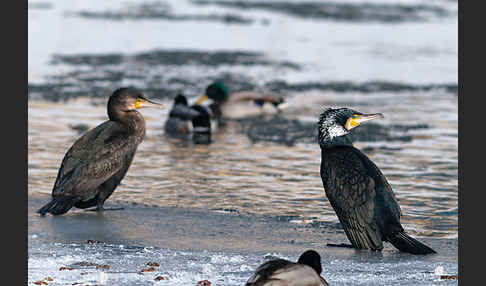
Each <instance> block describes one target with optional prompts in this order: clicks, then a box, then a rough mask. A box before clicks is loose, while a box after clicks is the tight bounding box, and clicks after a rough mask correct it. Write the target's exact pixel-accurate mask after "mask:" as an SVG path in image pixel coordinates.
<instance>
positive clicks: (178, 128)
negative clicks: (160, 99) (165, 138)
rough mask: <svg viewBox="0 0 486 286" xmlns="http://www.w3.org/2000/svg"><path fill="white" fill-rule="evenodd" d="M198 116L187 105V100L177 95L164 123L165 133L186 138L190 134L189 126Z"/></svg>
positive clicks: (197, 113)
mask: <svg viewBox="0 0 486 286" xmlns="http://www.w3.org/2000/svg"><path fill="white" fill-rule="evenodd" d="M198 115H199V112H197V111H196V110H195V109H193V108H190V107H189V106H188V104H187V98H186V97H185V96H184V95H182V94H178V95H177V96H176V97H175V98H174V105H173V106H172V109H171V110H170V112H169V117H168V118H167V120H166V121H165V124H164V130H165V133H166V134H168V135H171V136H186V135H188V134H189V132H190V128H189V124H190V122H191V120H192V119H193V118H195V117H196V116H198Z"/></svg>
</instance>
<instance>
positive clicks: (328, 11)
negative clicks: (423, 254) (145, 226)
mask: <svg viewBox="0 0 486 286" xmlns="http://www.w3.org/2000/svg"><path fill="white" fill-rule="evenodd" d="M265 3H266V4H258V3H256V2H249V1H224V2H215V3H208V2H206V1H150V2H125V1H103V2H100V1H70V2H64V1H29V10H28V17H29V23H28V25H29V26H28V27H29V33H28V37H29V47H28V57H29V59H28V78H29V87H28V88H29V95H28V96H29V103H28V109H29V114H28V116H29V118H28V148H29V152H28V193H29V196H30V197H32V198H34V197H39V196H40V197H42V198H46V195H48V194H50V192H51V189H52V186H53V183H54V181H55V178H56V175H57V170H58V168H59V165H60V163H61V161H62V158H63V156H64V154H65V152H66V150H67V149H68V148H69V147H70V146H71V144H72V143H73V142H74V141H75V140H76V138H78V137H79V136H80V134H81V133H82V132H84V131H85V130H86V129H87V128H92V127H95V126H96V125H98V124H100V123H101V122H103V121H104V120H106V118H107V116H106V100H107V97H108V96H109V94H110V93H111V92H112V91H113V90H114V89H115V88H116V87H119V86H123V85H133V86H135V87H137V88H139V89H140V90H142V91H143V92H144V93H145V94H146V95H147V96H148V97H151V98H155V99H157V100H158V101H160V102H163V103H164V104H165V105H166V106H167V107H170V106H171V104H172V98H173V97H174V96H175V94H176V93H177V92H179V91H181V90H182V91H183V92H184V93H185V94H186V95H188V96H189V97H191V98H194V97H195V96H198V95H200V94H201V92H202V91H203V90H204V87H205V86H206V85H207V84H208V83H209V82H211V81H212V80H215V79H222V80H225V82H226V83H227V85H228V86H229V88H230V90H233V91H238V90H244V89H253V90H260V91H274V92H279V93H281V94H283V95H284V96H285V98H286V100H287V102H288V107H287V108H286V109H284V110H283V111H282V112H280V113H276V112H275V110H274V109H273V108H272V107H271V106H265V108H264V109H263V110H259V109H258V108H256V107H255V106H251V105H246V106H240V107H239V108H240V109H239V110H238V114H237V113H236V112H235V113H234V114H233V115H234V116H233V117H238V118H236V119H232V120H229V121H228V124H227V125H226V126H225V127H224V128H218V129H217V130H216V131H215V132H214V134H213V141H214V142H213V143H212V144H211V145H209V146H196V145H194V144H192V142H191V141H190V140H189V141H181V140H179V139H171V138H168V137H166V136H165V135H164V133H163V124H164V121H165V118H166V117H167V113H168V110H167V109H165V110H155V109H151V110H143V114H144V117H145V119H146V121H147V136H146V139H145V141H144V142H143V143H142V144H141V145H140V146H139V148H138V151H137V154H136V156H135V159H134V162H133V164H132V166H131V167H130V170H129V171H128V173H127V175H126V177H125V179H124V180H123V181H122V184H121V185H120V186H119V187H118V188H117V190H116V192H115V193H114V194H113V195H112V197H110V199H109V202H110V203H112V204H114V205H117V204H120V205H124V204H128V205H131V204H135V205H134V206H135V207H141V206H150V207H158V208H165V207H176V208H180V209H187V210H188V211H189V212H190V210H192V209H193V210H201V209H202V210H208V211H220V212H222V213H223V214H225V215H234V214H237V215H242V216H247V217H249V218H255V219H256V218H261V217H269V218H273V219H277V220H278V221H282V222H286V223H288V226H287V227H292V226H295V227H297V228H298V230H299V231H302V228H304V229H305V228H311V229H313V231H314V234H313V235H314V236H313V237H312V238H309V240H307V241H306V243H302V244H301V245H299V246H300V247H302V249H300V248H299V249H297V248H295V245H294V246H292V244H290V243H289V244H285V246H283V247H282V248H280V249H278V250H277V249H276V248H275V246H274V245H273V244H272V243H268V244H265V245H266V247H268V248H269V250H268V252H271V251H279V255H280V254H281V255H284V256H285V257H288V258H292V259H295V258H296V257H297V256H298V255H299V253H300V252H302V251H303V250H304V249H305V248H307V247H308V246H313V247H318V245H320V244H319V242H321V241H322V240H323V239H326V238H329V237H333V235H334V234H338V235H341V236H338V237H334V238H333V239H336V241H343V240H345V237H344V236H343V232H342V230H341V229H340V226H339V222H338V220H337V217H336V215H335V214H334V211H333V210H332V208H331V206H330V204H329V202H328V200H327V199H326V197H325V194H324V190H323V188H322V182H321V178H320V176H319V167H320V149H319V146H318V144H317V143H316V138H315V134H316V132H315V131H316V130H315V123H316V121H317V117H318V115H319V112H320V111H321V110H322V108H323V107H325V106H338V107H342V106H347V107H351V108H354V109H357V110H360V111H362V112H366V113H371V112H381V113H383V114H384V115H385V118H383V119H380V120H377V121H375V122H373V123H370V124H368V126H365V125H363V126H361V127H358V128H356V130H355V135H354V137H353V140H354V144H355V146H357V147H358V148H360V149H361V150H363V152H365V153H366V154H367V155H368V156H369V157H370V158H371V159H372V160H373V161H374V162H375V163H376V164H377V166H378V167H379V168H380V169H381V170H382V171H383V173H384V174H385V176H386V177H387V179H388V181H389V182H390V184H391V185H392V187H393V189H394V191H395V194H396V196H397V198H398V200H399V203H400V206H401V208H402V212H403V217H402V224H403V226H404V228H405V229H406V230H407V231H408V232H409V233H410V234H412V235H413V236H416V237H419V238H421V239H436V240H434V241H438V242H437V245H434V246H437V247H439V248H440V249H441V250H442V251H443V249H447V248H448V247H451V246H450V244H451V243H452V244H453V246H452V248H451V249H450V250H449V251H448V252H447V255H444V254H442V255H440V256H438V257H436V258H434V259H435V260H434V263H435V264H434V263H432V264H430V265H428V261H427V259H426V260H423V261H422V260H421V259H415V258H414V259H412V260H407V259H409V258H406V257H405V258H404V259H405V260H404V261H401V258H400V259H399V258H395V257H394V256H393V255H394V254H390V255H391V257H389V256H386V259H385V260H380V259H378V258H376V260H374V259H375V258H369V257H365V256H363V257H361V256H360V255H357V256H356V257H354V256H352V257H349V256H344V257H341V256H339V251H330V250H329V249H322V250H323V252H325V253H324V254H322V253H321V255H323V257H326V258H325V259H326V260H327V261H334V263H331V264H330V265H328V266H329V267H330V268H327V269H329V271H327V272H326V270H325V272H326V273H325V277H326V278H327V277H329V279H328V281H330V282H333V283H332V284H334V285H339V284H340V283H341V285H344V284H353V285H356V284H358V283H357V279H363V280H362V282H363V285H376V283H377V282H376V281H375V282H376V283H374V282H372V281H373V279H375V278H376V277H380V278H379V279H380V280H379V281H380V283H379V284H383V285H387V284H390V283H394V284H397V283H398V284H399V285H408V284H407V283H409V282H410V281H412V282H413V283H412V282H410V285H411V284H414V283H415V284H417V283H418V281H423V282H424V283H423V284H428V285H429V284H434V283H440V284H443V283H454V282H445V281H441V282H439V281H438V280H437V279H438V278H437V275H436V276H434V275H432V274H430V273H429V272H430V271H431V272H433V269H435V267H437V266H440V265H441V263H446V264H445V266H446V270H450V273H452V274H455V273H456V272H457V233H458V223H457V214H458V176H457V166H458V164H457V159H458V155H457V146H458V140H457V134H458V112H457V104H458V94H457V2H455V1H439V0H436V1H422V0H414V1H401V0H395V1H381V0H370V1H361V0H352V1H351V0H350V1H345V2H343V4H338V3H339V2H316V1H307V2H299V1H269V2H267V1H266V2H265ZM242 7H245V8H244V9H243V8H242ZM46 31H49V32H46ZM237 115H238V116H237ZM269 126H270V127H269ZM34 203H35V204H38V205H35V206H32V208H31V211H33V210H35V209H36V208H38V207H40V206H41V204H42V202H41V201H39V200H36V201H35V202H34ZM155 209H157V208H155ZM75 213H76V212H75ZM33 221H36V217H35V215H33V214H30V217H29V222H33ZM330 225H331V226H334V227H333V228H331V229H332V231H330V230H329V226H330ZM213 230H214V231H218V230H219V228H218V226H214V229H213ZM64 231H65V230H63V228H56V229H54V230H51V233H54V234H55V233H56V232H59V233H60V235H61V237H62V233H64ZM125 231H127V230H125ZM154 231H155V232H157V230H156V229H155V230H154ZM319 232H322V236H319V235H318V234H316V233H319ZM41 233H42V231H41V230H39V229H37V228H35V227H34V226H33V225H32V224H29V282H33V281H35V280H36V279H42V278H43V277H40V276H42V275H44V274H45V273H47V272H49V271H51V272H49V273H54V272H55V273H57V272H56V271H58V268H59V267H60V266H59V264H49V263H47V264H43V263H42V261H44V259H47V258H46V257H50V256H52V255H58V256H60V257H64V258H66V259H67V260H66V261H65V262H63V263H68V262H69V261H71V260H73V261H74V260H83V259H87V258H89V257H91V256H93V255H95V254H96V253H104V252H108V253H111V255H112V256H111V257H112V258H113V260H111V262H110V263H112V264H115V265H118V266H119V269H118V270H117V271H132V270H128V269H133V268H134V267H135V265H138V266H140V265H141V263H144V262H143V260H144V259H146V258H148V257H147V256H144V252H143V249H144V248H145V247H148V248H150V249H156V252H157V253H158V255H160V258H161V259H162V258H163V257H169V256H170V257H172V256H175V257H178V258H177V259H180V260H177V262H167V264H165V265H164V266H163V271H162V270H161V272H163V273H165V274H163V275H168V274H167V273H186V272H184V271H188V272H187V273H191V274H190V275H189V276H190V277H191V278H189V279H191V280H190V281H191V282H190V284H191V283H193V282H194V281H197V279H203V278H204V279H208V277H209V278H211V279H212V280H211V281H214V282H215V281H219V282H218V284H219V283H220V284H221V285H238V284H242V283H243V282H244V281H246V279H247V278H248V277H249V274H250V273H251V270H249V268H251V269H254V267H255V266H256V265H257V264H259V263H261V262H262V261H263V260H262V259H263V258H262V257H264V255H265V253H267V252H265V250H263V249H259V250H258V251H257V250H255V249H256V246H255V247H254V248H255V249H254V250H252V248H250V247H247V248H244V247H242V248H241V250H237V249H232V250H230V249H227V248H225V245H226V246H227V244H228V243H224V242H221V243H220V244H221V248H220V249H218V248H217V247H211V246H210V245H208V247H207V248H206V249H204V248H203V249H197V250H194V251H192V252H189V254H187V255H185V254H181V253H182V252H181V251H182V249H184V248H185V247H188V245H190V244H191V243H193V244H197V238H193V239H194V240H188V242H187V243H186V244H184V245H172V247H165V246H164V245H165V244H162V243H158V242H157V241H156V240H153V239H150V240H147V241H136V238H134V237H131V239H127V240H126V241H123V242H120V243H122V244H123V245H125V246H126V247H133V249H134V250H133V251H134V252H135V253H136V255H135V256H136V257H138V258H137V259H135V260H134V261H132V262H133V264H130V266H129V265H125V264H124V262H123V261H125V260H124V257H125V255H126V253H125V252H124V251H112V249H118V248H117V247H115V246H113V245H111V244H110V243H108V245H95V246H89V247H88V246H85V245H84V244H83V243H84V241H77V242H75V245H71V244H70V240H69V239H68V240H63V241H62V242H59V237H58V236H55V235H54V236H53V237H50V238H49V239H45V240H36V239H31V238H32V236H34V235H37V236H39V235H40V236H42V234H41ZM94 233H96V231H94ZM120 235H121V236H123V235H124V232H123V231H122V232H121V233H120ZM253 235H256V236H258V234H256V233H253ZM281 235H283V234H281ZM174 239H175V240H177V238H174ZM274 239H275V240H278V239H279V238H278V237H277V238H274ZM71 240H72V239H71ZM53 243H57V244H53ZM216 244H217V243H216ZM138 247H141V248H138ZM75 249H77V250H76V251H78V252H79V254H77V255H78V256H76V255H74V257H75V258H72V257H71V258H69V252H71V251H74V250H75ZM222 249H226V250H222ZM329 251H330V252H329ZM326 253H327V254H326ZM392 253H393V252H392ZM137 255H138V256H137ZM218 255H221V256H222V257H224V259H223V260H222V261H225V263H222V262H221V263H220V264H218V263H219V262H214V261H212V260H211V258H210V257H214V256H217V257H219V256H218ZM397 255H398V254H397ZM95 256H96V255H95ZM234 257H238V259H235V258H234ZM368 258H369V259H371V260H370V262H368V261H367V259H368ZM69 259H71V260H69ZM117 259H118V261H116V260H117ZM231 259H233V260H234V261H233V262H234V263H233V262H231V263H228V261H230V260H231ZM355 259H357V260H359V261H360V263H361V264H359V265H358V266H356V264H355V263H356V261H355ZM62 261H64V260H62ZM180 261H185V262H188V261H195V262H194V263H195V265H197V266H195V265H194V267H192V266H191V267H189V268H188V269H183V268H182V267H183V266H181V265H180ZM231 261H232V260H231ZM323 261H324V259H323ZM411 261H413V263H412V262H411ZM137 263H138V264H137ZM367 263H370V264H367ZM186 264H187V263H186ZM201 265H209V266H207V267H209V268H211V267H212V270H211V271H212V272H211V271H210V273H212V274H211V275H210V274H207V275H206V274H204V273H205V272H204V271H206V270H204V268H201V267H200V266H201ZM224 265H227V266H224ZM58 266H59V267H58ZM138 266H136V267H138ZM186 266H187V265H186ZM56 267H57V268H56ZM136 267H135V268H136ZM198 267H199V268H198ZM224 267H227V268H224ZM248 267H249V268H248ZM381 268H392V269H394V270H393V271H391V272H390V273H389V274H386V273H385V274H383V273H382V272H380V273H378V272H376V271H378V270H376V269H381ZM325 269H326V268H325ZM374 269H375V270H376V271H375V272H373V273H375V274H374V275H375V276H369V272H370V271H372V270H374ZM171 271H172V272H171ZM221 271H223V273H224V275H223V274H220V273H221ZM360 271H362V272H360ZM403 271H405V272H403ZM428 271H429V272H428ZM400 272H403V273H400ZM446 272H447V271H446ZM63 273H67V272H63ZM216 273H218V274H216ZM346 273H352V274H353V275H346ZM377 273H378V274H377ZM53 275H54V274H53ZM89 275H91V274H89ZM93 275H94V276H93ZM93 275H91V276H89V277H90V278H87V279H88V280H89V279H91V280H92V281H95V279H96V277H95V276H96V275H95V274H93ZM109 275H110V276H109V277H110V278H109V279H115V280H116V279H121V280H118V281H117V282H116V283H117V284H122V285H125V284H126V285H128V284H130V285H133V284H136V283H140V285H143V284H144V283H148V281H152V280H153V278H152V277H151V276H150V277H149V276H147V275H145V274H144V275H141V276H140V275H138V274H133V275H132V274H130V275H131V276H130V275H128V276H124V275H119V276H117V274H114V275H111V274H109ZM174 275H176V274H174ZM380 275H381V276H380ZM176 276H177V275H176ZM176 276H174V277H176ZM116 277H118V278H116ZM177 277H179V276H177ZM181 277H186V276H184V275H182V274H181V276H180V279H182V280H177V279H179V278H174V279H175V280H170V281H172V283H170V285H187V283H189V282H188V281H186V280H183V279H184V278H181ZM245 277H246V279H244V278H245ZM78 278H79V279H81V276H77V277H75V278H74V277H71V278H66V279H67V280H66V281H69V282H72V283H74V282H76V281H78ZM123 279H126V280H123ZM88 280H86V281H88ZM91 280H90V281H91ZM111 281H113V283H115V282H114V280H111ZM175 281H178V282H175ZM434 281H435V282H434ZM89 283H94V282H89ZM157 283H158V284H162V283H168V282H167V281H166V282H164V281H159V282H157ZM174 283H175V284H174ZM400 283H402V284H400ZM455 283H457V282H455ZM193 284H195V283H193Z"/></svg>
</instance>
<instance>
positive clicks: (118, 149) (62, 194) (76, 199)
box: [37, 88, 162, 215]
mask: <svg viewBox="0 0 486 286" xmlns="http://www.w3.org/2000/svg"><path fill="white" fill-rule="evenodd" d="M144 107H162V105H161V104H159V103H156V102H153V101H151V100H149V99H147V98H146V97H145V96H144V95H143V94H142V93H140V92H139V91H137V90H135V89H133V88H120V89H117V90H115V91H114V92H113V94H112V95H111V96H110V98H109V100H108V104H107V109H108V118H109V120H108V121H105V122H103V123H102V124H100V125H98V126H97V127H95V128H93V129H91V130H89V131H87V132H86V133H85V134H84V135H83V136H81V137H80V138H79V139H78V140H76V142H74V144H73V145H72V146H71V148H69V150H68V151H67V153H66V154H65V155H64V159H63V160H62V163H61V167H60V168H59V171H58V174H57V178H56V181H55V183H54V187H53V189H52V200H51V201H50V202H49V203H47V204H46V205H45V206H43V207H42V208H40V209H39V210H38V211H37V212H38V213H40V214H42V215H44V214H46V213H51V214H53V215H60V214H64V213H66V212H67V211H69V210H70V209H71V208H72V207H77V208H82V209H84V208H89V207H97V210H99V211H101V210H104V208H103V204H104V202H105V200H106V199H108V197H109V196H110V195H111V194H112V193H113V191H114V190H115V188H116V187H117V186H118V185H119V184H120V182H121V180H122V179H123V177H124V176H125V174H126V172H127V171H128V168H129V167H130V164H131V162H132V160H133V157H134V155H135V151H136V150H137V147H138V145H139V144H140V143H141V142H142V140H143V138H144V137H145V120H144V118H143V116H142V115H141V114H140V113H139V112H138V110H140V109H141V108H144Z"/></svg>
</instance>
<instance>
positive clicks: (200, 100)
mask: <svg viewBox="0 0 486 286" xmlns="http://www.w3.org/2000/svg"><path fill="white" fill-rule="evenodd" d="M208 99H209V97H208V96H207V95H205V94H203V95H202V96H201V97H200V98H198V99H197V100H196V102H194V104H195V105H200V104H201V103H203V102H205V101H206V100H208Z"/></svg>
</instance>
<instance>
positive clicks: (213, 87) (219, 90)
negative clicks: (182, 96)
mask: <svg viewBox="0 0 486 286" xmlns="http://www.w3.org/2000/svg"><path fill="white" fill-rule="evenodd" d="M228 97H229V92H228V88H227V87H226V85H225V84H224V83H223V82H221V81H215V82H213V83H211V84H210V85H208V87H207V88H206V92H205V94H204V95H202V96H201V97H200V98H199V99H198V100H196V102H195V104H196V105H197V104H201V103H203V102H204V101H206V100H207V99H212V100H213V101H214V102H216V103H223V102H225V101H226V100H228Z"/></svg>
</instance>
